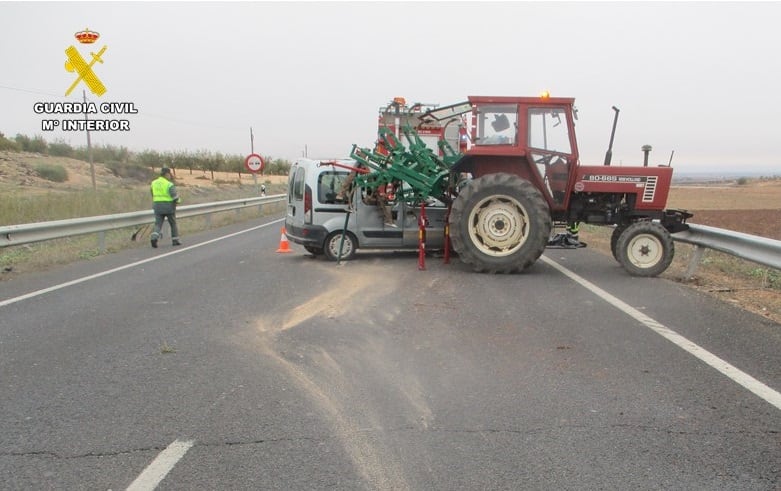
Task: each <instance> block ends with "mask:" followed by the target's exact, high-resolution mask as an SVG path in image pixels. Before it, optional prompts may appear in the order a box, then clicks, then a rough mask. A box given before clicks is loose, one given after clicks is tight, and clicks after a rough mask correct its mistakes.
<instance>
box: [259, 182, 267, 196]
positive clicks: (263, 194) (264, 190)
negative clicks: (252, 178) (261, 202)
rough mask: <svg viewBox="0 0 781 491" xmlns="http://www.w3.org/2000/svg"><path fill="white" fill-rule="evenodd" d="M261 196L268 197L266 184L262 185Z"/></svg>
mask: <svg viewBox="0 0 781 491" xmlns="http://www.w3.org/2000/svg"><path fill="white" fill-rule="evenodd" d="M260 195H261V196H265V195H266V185H265V184H261V185H260Z"/></svg>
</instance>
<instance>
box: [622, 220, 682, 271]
mask: <svg viewBox="0 0 781 491" xmlns="http://www.w3.org/2000/svg"><path fill="white" fill-rule="evenodd" d="M674 255H675V244H674V242H673V239H672V237H671V236H670V232H668V231H667V229H666V228H664V227H663V226H662V225H661V224H659V223H655V222H635V223H633V224H631V225H629V226H628V227H626V229H625V230H624V231H623V233H622V234H621V235H620V236H619V237H618V241H617V242H616V259H618V262H619V264H621V266H623V268H624V269H625V270H627V272H629V274H631V275H632V276H658V275H660V274H662V273H663V272H664V271H665V270H666V269H667V268H668V267H669V266H670V263H671V262H672V260H673V256H674Z"/></svg>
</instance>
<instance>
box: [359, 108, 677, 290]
mask: <svg viewBox="0 0 781 491" xmlns="http://www.w3.org/2000/svg"><path fill="white" fill-rule="evenodd" d="M574 102H575V100H574V99H572V98H554V97H549V96H548V95H547V94H546V95H543V96H540V97H486V96H471V97H469V98H468V101H466V102H463V103H459V104H453V105H449V106H444V107H435V108H428V110H426V111H424V112H422V113H420V114H418V115H417V119H418V120H419V123H418V126H419V127H431V126H432V125H439V126H441V127H443V128H447V127H448V126H449V125H450V123H452V122H457V126H459V131H458V133H457V134H458V135H464V136H466V137H467V138H468V140H469V144H468V145H467V146H466V148H465V149H464V148H459V150H458V151H456V150H453V148H452V146H451V145H450V144H449V143H448V141H447V140H444V139H443V140H441V141H440V149H441V151H440V152H434V151H432V150H427V149H426V148H425V146H424V145H423V142H422V141H421V139H420V138H418V136H417V134H416V132H415V131H414V130H413V129H412V128H408V129H407V131H405V132H403V134H404V136H405V137H406V138H407V141H408V144H409V149H407V148H405V147H404V145H402V144H401V139H400V138H399V130H398V129H396V135H395V137H394V135H393V134H391V133H390V132H388V131H385V133H383V128H380V143H381V144H382V146H384V149H385V151H384V152H383V154H381V155H380V154H377V153H376V152H372V151H370V150H368V149H358V148H357V147H354V148H353V153H352V154H351V155H352V157H353V158H355V159H356V160H357V161H358V162H359V163H361V164H365V166H366V167H370V168H371V169H372V170H374V171H375V172H373V173H371V174H370V175H369V176H368V177H367V178H366V179H365V183H369V184H370V183H371V182H390V181H393V180H396V181H402V182H408V183H412V187H413V191H414V192H411V193H410V194H409V195H408V196H406V197H402V199H422V198H423V197H424V196H426V195H429V196H431V197H434V198H436V199H439V200H441V201H442V202H443V203H445V204H447V205H449V206H450V207H451V209H450V213H449V219H448V223H449V233H450V238H451V241H452V249H453V250H454V251H455V252H457V253H458V255H459V257H460V259H461V260H462V261H463V262H465V263H467V264H469V265H471V266H472V267H473V269H474V270H476V271H481V272H489V273H512V272H518V271H521V270H523V269H525V268H527V267H528V266H530V265H531V264H533V263H534V262H535V261H536V260H537V259H538V258H539V257H540V255H542V253H543V251H544V250H545V248H546V247H548V246H549V245H557V244H558V245H560V246H564V247H568V246H569V247H577V246H578V245H580V243H579V242H578V241H577V240H576V239H574V238H573V237H572V235H569V236H568V235H566V234H559V236H557V237H558V238H555V239H553V240H552V239H551V231H552V229H553V227H554V224H555V225H562V226H567V227H568V230H570V232H576V231H577V227H578V225H579V224H580V223H588V224H598V225H612V226H614V227H615V228H614V231H613V235H612V238H611V249H612V251H613V256H614V257H615V258H616V260H617V261H618V262H619V263H620V264H621V265H622V266H623V267H624V268H625V269H626V270H627V271H628V272H629V273H630V274H632V275H636V276H656V275H658V274H660V273H662V272H663V271H664V270H666V269H667V267H668V266H669V265H670V263H671V261H672V258H673V254H674V244H673V240H672V238H671V236H670V234H671V233H675V232H678V231H682V230H685V229H686V228H687V227H688V226H687V225H686V219H688V218H689V217H691V214H690V213H687V212H686V211H682V210H667V209H666V208H665V207H666V203H667V196H668V193H669V190H670V183H671V181H672V174H673V169H672V167H670V166H669V165H668V166H658V167H649V166H648V158H647V157H648V153H647V150H649V148H646V149H644V150H646V159H645V165H643V166H637V167H625V166H621V167H615V166H611V165H610V163H611V162H610V160H611V151H612V145H613V137H614V135H615V129H616V123H617V120H618V109H616V108H615V107H614V108H613V109H614V111H615V118H614V121H613V129H612V132H611V136H610V145H609V148H608V151H607V154H606V156H605V162H604V164H603V165H581V164H580V160H579V154H578V146H577V140H576V138H575V120H576V119H577V110H576V109H575V107H574ZM464 129H466V131H464ZM443 133H444V131H443ZM459 140H460V138H459ZM388 150H389V151H390V153H389V154H388ZM372 176H374V178H372ZM377 176H380V177H379V178H377Z"/></svg>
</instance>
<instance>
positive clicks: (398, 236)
mask: <svg viewBox="0 0 781 491" xmlns="http://www.w3.org/2000/svg"><path fill="white" fill-rule="evenodd" d="M355 199H356V201H357V202H356V215H357V217H356V221H357V224H358V231H359V232H360V235H359V238H358V241H359V243H360V244H361V247H378V248H394V247H401V246H402V244H403V241H402V237H403V231H402V229H401V227H399V226H398V218H399V216H400V214H399V212H398V207H396V206H394V205H393V204H391V203H387V204H384V205H383V204H378V203H377V200H376V199H375V198H374V196H372V192H371V191H370V190H367V189H359V190H357V192H356V197H355ZM382 206H387V207H388V208H389V210H390V213H391V217H392V223H393V225H395V226H392V225H391V224H386V223H385V212H384V211H383V209H382Z"/></svg>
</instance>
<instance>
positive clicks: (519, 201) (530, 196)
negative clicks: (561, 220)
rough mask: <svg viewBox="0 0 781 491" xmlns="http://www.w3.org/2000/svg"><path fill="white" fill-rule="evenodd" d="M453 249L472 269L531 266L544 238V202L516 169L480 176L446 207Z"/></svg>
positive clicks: (513, 269) (546, 222)
mask: <svg viewBox="0 0 781 491" xmlns="http://www.w3.org/2000/svg"><path fill="white" fill-rule="evenodd" d="M449 222H450V234H451V239H452V245H453V250H454V251H455V252H456V253H458V256H459V257H460V258H461V260H462V261H463V262H465V263H466V264H469V265H470V266H472V268H473V269H474V270H475V271H478V272H485V273H515V272H519V271H522V270H524V269H526V268H527V267H529V266H530V265H532V264H533V263H534V262H535V261H536V260H537V259H538V258H539V257H540V256H541V255H542V253H543V251H544V250H545V246H546V245H547V243H548V236H549V235H550V231H551V227H552V222H551V216H550V210H549V209H548V204H547V203H546V202H545V200H544V199H543V197H542V194H540V192H539V191H538V190H537V188H535V187H534V185H532V184H531V183H530V182H529V181H526V180H524V179H521V178H520V177H518V176H516V175H514V174H507V173H496V174H488V175H485V176H482V177H478V178H476V179H474V180H472V181H470V182H468V183H467V185H466V186H465V187H464V189H462V190H461V192H460V194H459V195H458V197H457V198H456V200H455V201H454V202H453V208H452V210H451V212H450V220H449Z"/></svg>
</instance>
